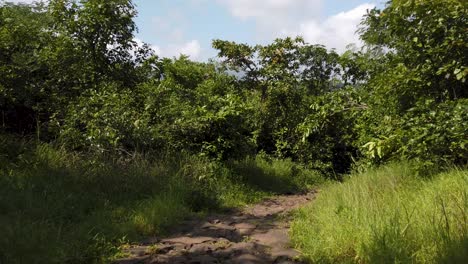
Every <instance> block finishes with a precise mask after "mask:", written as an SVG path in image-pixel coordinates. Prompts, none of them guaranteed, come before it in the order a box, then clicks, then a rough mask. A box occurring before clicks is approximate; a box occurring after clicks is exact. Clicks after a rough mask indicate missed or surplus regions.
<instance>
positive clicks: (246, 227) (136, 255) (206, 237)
mask: <svg viewBox="0 0 468 264" xmlns="http://www.w3.org/2000/svg"><path fill="white" fill-rule="evenodd" d="M313 198H314V193H313V192H311V193H307V194H299V195H284V196H277V197H274V198H271V199H268V200H265V201H263V202H261V203H259V204H256V205H252V206H250V207H247V208H245V209H243V210H240V211H237V212H233V213H230V214H224V215H220V214H218V215H211V216H209V217H207V218H205V219H203V220H190V221H186V222H184V223H182V224H181V225H180V226H179V227H177V228H176V229H175V230H174V231H173V234H172V235H171V236H169V237H167V238H164V239H158V238H150V239H147V240H146V241H143V242H142V244H141V245H134V246H131V247H130V248H128V249H127V250H126V253H128V254H129V255H130V257H129V258H126V259H122V260H118V261H116V262H115V263H117V264H136V263H174V264H176V263H193V264H195V263H203V264H205V263H206V264H211V263H228V264H229V263H233V264H234V263H239V264H240V263H299V262H298V261H297V260H296V257H297V256H298V252H296V251H295V250H293V249H291V248H290V242H289V237H288V229H289V223H288V222H289V220H290V219H289V218H290V214H289V213H290V212H291V211H292V210H293V209H295V208H298V207H300V206H302V205H304V204H305V203H307V202H308V201H311V200H312V199H313Z"/></svg>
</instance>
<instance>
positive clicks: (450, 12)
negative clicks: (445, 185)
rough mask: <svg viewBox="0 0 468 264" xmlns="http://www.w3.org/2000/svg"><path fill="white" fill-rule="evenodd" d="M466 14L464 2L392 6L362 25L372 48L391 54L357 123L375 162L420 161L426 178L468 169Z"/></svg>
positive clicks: (366, 150)
mask: <svg viewBox="0 0 468 264" xmlns="http://www.w3.org/2000/svg"><path fill="white" fill-rule="evenodd" d="M466 13H467V6H466V3H464V2H463V1H456V0H453V1H452V0H444V1H416V0H413V1H392V2H389V3H388V4H387V5H386V7H385V8H384V9H383V10H378V9H374V10H372V11H370V12H369V14H368V15H367V16H366V17H365V19H364V20H363V28H362V29H361V32H362V37H363V39H364V40H365V41H366V42H367V44H368V45H370V46H373V47H377V48H379V49H387V50H388V51H387V53H386V54H385V55H383V56H380V57H378V58H377V60H378V61H380V62H381V63H382V64H383V65H385V67H380V68H376V69H375V70H374V71H372V72H371V76H370V79H369V82H368V83H367V84H366V93H364V97H365V100H366V101H367V102H368V105H369V111H368V112H367V113H365V114H364V115H363V117H362V119H361V120H360V122H359V129H360V132H358V133H359V135H360V140H359V145H361V146H364V149H363V152H364V154H367V156H368V157H369V158H370V159H371V160H372V161H373V162H377V163H380V162H384V161H388V160H391V159H416V160H418V161H420V162H421V164H423V167H422V169H423V170H426V171H428V170H432V169H434V168H438V167H439V168H440V167H441V166H446V165H447V164H451V163H456V164H461V165H463V164H466V161H467V157H468V150H467V149H466V147H465V145H466V138H465V137H466V118H467V114H466V113H467V109H466V107H465V106H464V105H466V97H467V93H466V91H467V90H466V83H465V81H466V74H468V72H467V71H466V67H467V66H466V65H467V60H466V56H465V50H466V48H467V46H466V34H465V31H466V24H467V21H466ZM464 40H465V41H464Z"/></svg>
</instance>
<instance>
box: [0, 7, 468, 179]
mask: <svg viewBox="0 0 468 264" xmlns="http://www.w3.org/2000/svg"><path fill="white" fill-rule="evenodd" d="M466 14H467V4H466V2H465V1H461V0H443V1H436V0H429V1H427V0H426V1H422V0H399V1H396V0H395V1H389V2H387V3H386V5H385V7H384V8H382V9H377V8H375V9H372V10H369V11H368V13H367V14H366V15H365V17H364V18H363V20H362V22H361V26H360V29H359V34H360V36H361V38H362V40H363V41H364V43H365V45H364V47H363V48H361V49H357V48H354V49H352V50H348V51H346V52H344V53H343V54H339V53H337V52H336V51H334V50H328V49H326V48H325V47H324V46H321V45H313V44H309V43H306V42H305V41H304V39H302V38H301V37H297V38H289V37H288V38H283V39H276V40H274V41H273V42H272V43H270V44H267V45H248V44H242V43H235V42H229V41H224V40H213V48H215V49H216V50H217V52H218V56H217V57H216V58H214V59H213V60H210V61H208V62H197V61H191V60H190V59H189V58H188V57H186V56H180V57H178V58H161V57H158V56H157V55H155V54H154V52H153V51H152V50H151V48H150V47H149V46H148V45H146V44H145V45H138V43H137V42H136V41H135V33H136V30H137V27H136V24H135V22H134V18H135V17H136V16H137V11H136V7H135V5H134V3H133V2H132V1H131V0H51V1H49V2H47V3H36V4H32V5H26V4H19V5H18V4H12V3H8V2H6V3H2V4H0V112H1V127H2V130H4V131H6V132H8V133H14V134H18V135H23V136H30V137H35V138H37V139H38V140H41V141H46V142H53V143H57V144H60V145H62V146H64V147H66V148H68V149H70V150H74V151H92V152H98V153H102V154H103V155H115V154H117V155H127V154H128V153H134V152H142V153H150V154H155V155H161V154H164V155H166V154H167V155H172V154H175V153H178V152H181V151H182V152H188V153H192V154H196V155H202V156H207V157H209V158H211V159H215V160H220V161H224V160H229V159H239V158H242V157H245V156H254V155H257V154H259V153H262V154H266V155H271V156H274V157H278V158H285V159H291V160H293V161H297V162H299V163H302V164H304V165H306V166H308V167H310V168H311V169H316V170H319V171H321V172H323V173H324V174H326V175H330V176H334V175H339V174H342V173H346V172H348V171H349V170H350V169H352V168H353V166H354V167H356V166H357V167H359V166H372V165H376V164H382V163H385V162H388V161H391V160H400V159H405V160H407V159H409V160H416V161H419V164H421V165H420V166H421V170H422V171H424V172H428V171H431V170H434V169H437V168H441V167H443V166H445V165H449V164H458V165H466V162H467V160H468V150H467V147H468V146H467V144H468V138H467V134H468V133H467V132H468V131H467V128H468V99H467V96H468V91H467V86H466V78H467V75H468V68H467V66H466V65H467V56H466V51H467V45H468V44H467V43H468V34H466V26H467V16H466ZM160 37H161V38H163V37H164V36H160Z"/></svg>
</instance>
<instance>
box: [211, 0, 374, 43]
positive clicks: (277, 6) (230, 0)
mask: <svg viewBox="0 0 468 264" xmlns="http://www.w3.org/2000/svg"><path fill="white" fill-rule="evenodd" d="M218 2H219V3H221V4H223V5H224V6H226V7H227V8H228V9H229V11H230V13H231V14H232V16H234V17H236V18H238V19H240V20H253V21H254V22H255V23H256V25H257V27H258V28H257V36H260V39H258V40H256V41H260V42H265V41H268V42H269V41H271V40H272V39H274V38H277V37H286V36H291V37H295V36H297V35H301V36H303V37H304V39H305V40H306V41H307V42H309V43H311V44H323V45H325V46H326V47H328V48H335V49H336V50H337V51H339V52H341V51H344V50H345V49H346V46H347V45H349V44H356V45H357V46H360V45H362V42H361V41H360V39H359V36H358V35H357V34H356V30H357V29H358V25H359V23H360V21H361V19H362V17H363V15H364V14H365V13H366V10H367V9H371V8H374V7H375V5H374V4H369V3H366V4H361V5H359V6H357V7H355V8H353V9H351V10H349V11H345V12H341V13H338V14H336V15H332V16H329V17H326V18H324V19H321V15H322V14H321V13H322V7H323V4H324V3H325V1H323V0H264V1H254V0H218Z"/></svg>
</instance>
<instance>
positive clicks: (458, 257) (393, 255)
mask: <svg viewBox="0 0 468 264" xmlns="http://www.w3.org/2000/svg"><path fill="white" fill-rule="evenodd" d="M415 174H416V173H415V171H414V170H413V169H412V167H411V166H410V165H408V164H394V165H389V166H385V167H383V168H380V169H376V170H373V171H369V172H367V173H363V174H354V175H351V176H350V177H349V178H348V179H347V180H346V181H345V182H344V183H342V184H337V183H335V184H331V185H329V186H326V187H324V188H323V189H322V190H321V191H320V194H319V196H318V198H317V200H316V201H314V202H313V203H312V204H311V205H310V206H308V207H306V208H304V209H302V210H300V211H299V212H298V213H297V215H296V219H295V221H294V223H293V224H292V230H291V234H292V239H293V243H294V244H295V246H296V247H297V248H298V249H299V250H300V251H301V252H302V253H303V255H304V257H305V259H306V260H308V261H309V262H311V263H467V260H468V223H467V216H468V171H467V170H460V169H452V170H451V171H449V172H446V173H442V174H439V175H437V176H435V177H433V178H431V179H421V178H419V177H416V176H415Z"/></svg>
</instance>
